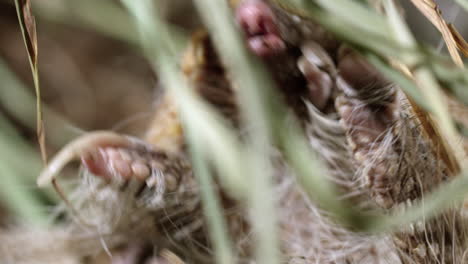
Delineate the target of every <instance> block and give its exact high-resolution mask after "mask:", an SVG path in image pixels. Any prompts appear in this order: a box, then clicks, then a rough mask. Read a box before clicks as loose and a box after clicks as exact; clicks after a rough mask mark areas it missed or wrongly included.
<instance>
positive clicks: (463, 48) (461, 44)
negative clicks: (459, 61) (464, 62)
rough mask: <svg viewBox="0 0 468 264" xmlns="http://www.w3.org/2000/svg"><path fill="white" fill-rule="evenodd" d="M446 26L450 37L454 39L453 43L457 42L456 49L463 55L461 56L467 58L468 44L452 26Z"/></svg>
mask: <svg viewBox="0 0 468 264" xmlns="http://www.w3.org/2000/svg"><path fill="white" fill-rule="evenodd" d="M448 26H449V29H450V32H452V35H453V37H454V38H455V41H456V42H457V47H458V49H459V50H460V52H461V53H462V54H463V56H465V57H468V43H467V42H466V40H465V39H464V38H463V36H462V35H461V34H460V33H459V32H458V30H457V29H456V28H455V27H454V26H453V25H452V24H449V25H448Z"/></svg>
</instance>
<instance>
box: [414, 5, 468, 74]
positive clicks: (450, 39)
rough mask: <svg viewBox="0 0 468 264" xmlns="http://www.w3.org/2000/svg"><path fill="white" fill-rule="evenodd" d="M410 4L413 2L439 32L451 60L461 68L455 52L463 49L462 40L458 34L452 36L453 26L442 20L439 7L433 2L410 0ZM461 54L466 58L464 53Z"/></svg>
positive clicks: (459, 59) (461, 63)
mask: <svg viewBox="0 0 468 264" xmlns="http://www.w3.org/2000/svg"><path fill="white" fill-rule="evenodd" d="M411 2H413V4H414V5H415V6H416V7H417V8H418V9H419V11H421V13H423V14H424V16H426V18H427V19H429V21H431V23H432V24H433V25H434V26H435V27H436V28H437V29H438V30H439V31H440V33H441V34H442V37H443V38H444V40H445V43H446V45H447V49H448V51H449V53H450V56H451V57H452V60H453V61H454V62H455V64H457V65H458V66H460V67H463V66H464V65H463V61H462V59H461V57H460V54H459V53H458V51H457V48H460V47H463V45H462V43H459V42H460V41H461V40H462V39H463V38H461V36H460V35H459V34H458V35H454V31H453V30H451V29H450V28H453V26H452V25H450V24H447V22H445V20H444V19H443V18H442V12H441V11H440V9H439V6H438V5H437V4H436V3H435V2H434V1H433V0H411ZM455 32H456V31H455ZM460 38H461V39H460ZM463 42H464V40H463ZM465 44H466V43H465ZM460 50H462V49H460ZM465 51H466V49H465ZM462 52H463V50H462ZM463 54H464V55H465V56H466V54H465V53H463Z"/></svg>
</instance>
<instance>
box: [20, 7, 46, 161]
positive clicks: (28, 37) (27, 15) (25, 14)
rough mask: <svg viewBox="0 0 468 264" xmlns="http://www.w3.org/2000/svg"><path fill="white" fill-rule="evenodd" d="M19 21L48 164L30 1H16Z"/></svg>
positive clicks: (44, 153)
mask: <svg viewBox="0 0 468 264" xmlns="http://www.w3.org/2000/svg"><path fill="white" fill-rule="evenodd" d="M15 5H16V11H17V14H18V20H19V24H20V27H21V32H22V33H23V38H24V43H25V45H26V49H27V50H28V57H29V62H30V64H31V71H32V74H33V80H34V86H35V89H36V96H37V101H36V112H37V137H38V140H39V146H40V148H41V156H42V160H43V162H44V163H46V162H47V152H46V149H45V133H44V122H43V120H42V109H41V91H40V88H39V71H38V67H37V51H38V50H37V34H36V21H35V19H34V16H33V15H32V11H31V1H30V0H15Z"/></svg>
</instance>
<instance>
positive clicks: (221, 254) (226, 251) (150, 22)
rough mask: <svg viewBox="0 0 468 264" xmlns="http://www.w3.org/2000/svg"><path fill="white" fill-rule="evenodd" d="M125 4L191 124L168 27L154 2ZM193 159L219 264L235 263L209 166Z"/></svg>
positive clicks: (193, 146)
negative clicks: (156, 9) (159, 15)
mask: <svg viewBox="0 0 468 264" xmlns="http://www.w3.org/2000/svg"><path fill="white" fill-rule="evenodd" d="M122 2H123V3H124V5H125V6H126V7H127V8H128V9H129V11H130V13H132V15H133V16H134V18H135V20H136V23H137V26H138V28H139V30H140V33H141V38H142V45H143V47H144V48H145V51H146V52H147V53H146V54H147V56H148V59H149V60H150V61H151V62H153V66H154V67H155V70H157V72H158V73H159V76H160V77H161V79H162V80H163V81H164V84H165V85H166V86H167V88H168V89H169V91H172V92H173V93H174V94H175V95H176V96H177V98H178V99H179V103H180V107H181V110H180V112H181V115H182V118H183V119H184V120H185V121H187V120H190V117H188V116H186V115H187V113H189V111H190V110H188V109H186V107H187V106H188V105H187V104H189V105H192V106H193V104H192V103H191V100H192V98H191V96H192V95H190V92H189V88H188V85H187V83H186V82H185V81H184V79H183V77H182V76H181V73H180V72H179V71H178V70H177V63H178V62H177V61H176V58H177V56H174V55H175V54H174V52H175V50H174V45H173V42H172V41H171V37H170V34H169V29H168V27H167V25H166V24H165V23H164V22H163V21H162V20H161V19H160V18H159V17H158V15H157V12H156V11H155V8H154V4H153V2H152V1H150V0H142V1H132V0H123V1H122ZM156 47H157V49H156ZM186 103H187V104H186ZM199 111H200V109H198V110H195V112H199ZM186 128H187V129H188V131H189V132H188V133H191V131H193V130H196V129H198V127H197V124H196V123H191V125H190V123H189V125H188V126H186ZM195 139H196V140H198V138H196V137H195V138H192V137H188V142H189V146H190V148H191V151H192V153H193V154H195V155H197V154H199V153H203V151H202V149H201V146H200V145H198V144H197V142H193V140H195ZM193 158H194V163H193V165H194V166H196V167H195V171H196V172H197V173H196V176H197V178H198V179H199V182H200V184H201V185H203V186H201V187H200V188H201V189H202V200H203V205H204V210H205V215H206V216H207V220H208V225H209V228H210V231H211V232H210V235H211V239H212V243H213V245H214V248H215V256H216V259H217V263H227V264H231V263H234V256H233V253H232V249H231V245H230V241H229V239H228V236H227V233H226V230H227V228H226V223H225V221H224V218H223V213H222V210H221V206H220V203H219V200H218V197H217V196H216V194H215V192H214V189H213V186H212V182H211V177H210V175H209V173H208V170H207V166H208V165H207V164H206V160H202V159H200V158H201V156H199V155H197V156H196V157H193Z"/></svg>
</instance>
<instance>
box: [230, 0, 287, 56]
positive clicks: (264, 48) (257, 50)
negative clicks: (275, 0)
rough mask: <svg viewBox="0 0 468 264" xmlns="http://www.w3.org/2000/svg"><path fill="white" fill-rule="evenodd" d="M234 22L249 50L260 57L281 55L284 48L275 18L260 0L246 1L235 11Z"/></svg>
mask: <svg viewBox="0 0 468 264" xmlns="http://www.w3.org/2000/svg"><path fill="white" fill-rule="evenodd" d="M236 21H237V23H238V24H239V25H240V27H241V29H242V30H243V31H244V34H245V35H246V38H247V43H248V47H249V48H250V50H251V51H252V52H253V53H254V54H256V55H257V56H260V57H267V56H271V55H276V54H278V53H281V52H282V51H284V49H285V48H286V45H285V43H284V41H283V40H282V39H281V37H280V33H279V28H278V25H277V24H276V17H275V15H274V13H273V11H272V10H271V8H270V7H269V6H268V5H267V4H265V3H264V2H263V1H260V0H246V1H244V2H243V3H241V4H240V6H239V7H238V8H237V9H236Z"/></svg>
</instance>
